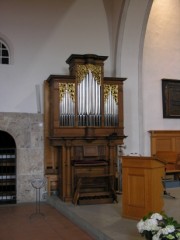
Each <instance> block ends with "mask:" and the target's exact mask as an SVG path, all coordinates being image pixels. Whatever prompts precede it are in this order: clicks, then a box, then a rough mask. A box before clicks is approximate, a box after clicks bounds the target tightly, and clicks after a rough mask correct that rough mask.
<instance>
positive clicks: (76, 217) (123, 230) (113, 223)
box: [49, 188, 180, 240]
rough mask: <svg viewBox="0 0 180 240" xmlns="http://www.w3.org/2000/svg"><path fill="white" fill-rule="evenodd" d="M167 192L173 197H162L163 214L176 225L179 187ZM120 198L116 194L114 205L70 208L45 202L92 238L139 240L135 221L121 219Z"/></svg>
mask: <svg viewBox="0 0 180 240" xmlns="http://www.w3.org/2000/svg"><path fill="white" fill-rule="evenodd" d="M167 192H168V193H171V195H172V196H175V197H176V198H175V199H173V198H170V197H168V196H164V211H165V212H166V213H167V215H169V216H172V217H174V218H175V219H176V220H177V221H179V222H180V211H179V209H180V188H169V189H167ZM121 199H122V195H119V197H118V200H119V201H118V203H114V204H101V205H78V206H74V205H73V204H67V203H66V204H65V203H62V202H61V201H60V200H59V199H58V198H56V197H54V198H51V199H49V203H50V204H52V205H53V206H54V207H55V208H57V209H58V210H59V211H60V212H61V213H63V214H65V215H66V216H67V217H68V218H69V219H71V220H72V221H73V222H75V223H76V224H77V225H79V226H80V227H81V228H83V229H84V230H85V231H86V232H88V233H90V234H91V235H92V236H94V237H95V239H100V240H109V239H113V240H120V239H123V240H140V239H142V237H141V236H140V235H139V233H138V232H137V228H136V225H137V221H135V220H130V219H125V218H122V217H121V209H122V208H121Z"/></svg>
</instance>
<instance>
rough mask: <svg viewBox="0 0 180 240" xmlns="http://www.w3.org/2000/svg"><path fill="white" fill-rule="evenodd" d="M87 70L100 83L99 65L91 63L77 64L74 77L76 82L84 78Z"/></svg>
mask: <svg viewBox="0 0 180 240" xmlns="http://www.w3.org/2000/svg"><path fill="white" fill-rule="evenodd" d="M89 71H90V72H91V73H92V75H93V77H94V79H95V80H96V81H97V83H98V84H100V85H101V78H102V76H101V66H97V65H93V64H86V65H77V71H76V79H77V81H78V83H80V82H81V81H82V80H83V79H84V78H85V76H86V75H87V74H88V73H89Z"/></svg>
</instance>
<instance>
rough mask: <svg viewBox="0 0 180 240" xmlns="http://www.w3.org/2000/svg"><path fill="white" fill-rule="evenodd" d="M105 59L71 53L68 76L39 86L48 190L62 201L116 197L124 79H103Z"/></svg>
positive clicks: (51, 78)
mask: <svg viewBox="0 0 180 240" xmlns="http://www.w3.org/2000/svg"><path fill="white" fill-rule="evenodd" d="M106 59H107V57H106V56H97V55H91V54H85V55H76V54H72V55H71V56H70V57H69V58H68V59H67V60H66V63H67V64H69V70H70V75H69V76H67V75H50V76H49V78H48V79H47V80H46V81H45V83H44V99H45V101H44V103H45V105H44V110H45V114H44V116H45V119H44V124H45V127H44V129H45V132H44V134H45V136H44V139H45V168H46V169H45V171H46V176H47V179H48V186H49V187H48V191H49V194H51V192H53V191H54V190H57V192H58V195H59V197H60V199H62V200H63V201H72V202H74V203H75V204H77V203H79V204H91V203H92V204H94V203H95V204H96V203H108V202H113V201H114V200H115V199H116V196H115V181H114V180H115V177H116V174H117V173H116V166H117V145H121V144H123V139H124V138H125V136H124V126H123V81H124V80H125V78H114V77H104V76H103V75H104V61H105V60H106ZM53 179H54V181H53ZM51 184H52V186H51ZM53 187H54V189H53ZM51 188H52V189H51Z"/></svg>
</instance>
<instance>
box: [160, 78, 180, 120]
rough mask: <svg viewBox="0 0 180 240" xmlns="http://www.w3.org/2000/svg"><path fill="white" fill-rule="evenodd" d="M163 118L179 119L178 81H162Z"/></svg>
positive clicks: (179, 95)
mask: <svg viewBox="0 0 180 240" xmlns="http://www.w3.org/2000/svg"><path fill="white" fill-rule="evenodd" d="M162 101H163V118H180V80H175V79H162Z"/></svg>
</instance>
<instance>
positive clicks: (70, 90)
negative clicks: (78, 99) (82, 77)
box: [59, 83, 75, 126]
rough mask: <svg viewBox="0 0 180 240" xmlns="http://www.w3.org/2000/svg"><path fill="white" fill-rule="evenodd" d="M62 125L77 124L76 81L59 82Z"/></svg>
mask: <svg viewBox="0 0 180 240" xmlns="http://www.w3.org/2000/svg"><path fill="white" fill-rule="evenodd" d="M59 100H60V103H59V113H60V126H74V125H75V83H59Z"/></svg>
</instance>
